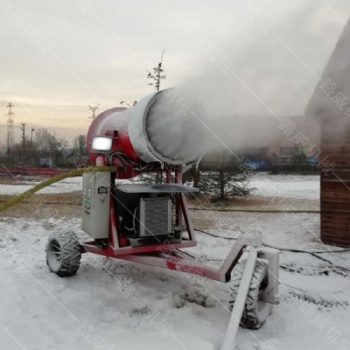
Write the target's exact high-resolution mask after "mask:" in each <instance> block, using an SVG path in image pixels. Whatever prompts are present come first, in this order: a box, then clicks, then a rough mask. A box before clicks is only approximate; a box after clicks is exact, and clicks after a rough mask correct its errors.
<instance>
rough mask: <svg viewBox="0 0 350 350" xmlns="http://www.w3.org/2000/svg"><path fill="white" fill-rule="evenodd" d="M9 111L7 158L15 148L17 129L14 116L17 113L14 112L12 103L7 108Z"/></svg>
mask: <svg viewBox="0 0 350 350" xmlns="http://www.w3.org/2000/svg"><path fill="white" fill-rule="evenodd" d="M6 107H7V108H8V109H9V111H8V112H7V114H6V116H7V123H6V124H7V157H9V156H10V153H11V149H12V147H13V144H14V138H15V132H14V130H15V127H14V123H15V122H14V120H13V116H14V115H15V113H13V112H12V108H13V107H14V105H13V104H12V103H11V102H10V103H9V104H8V105H7V106H6Z"/></svg>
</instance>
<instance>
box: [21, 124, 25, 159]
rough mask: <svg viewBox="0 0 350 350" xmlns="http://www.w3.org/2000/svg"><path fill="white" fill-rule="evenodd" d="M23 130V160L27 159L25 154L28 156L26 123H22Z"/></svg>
mask: <svg viewBox="0 0 350 350" xmlns="http://www.w3.org/2000/svg"><path fill="white" fill-rule="evenodd" d="M21 125H22V126H21V130H22V149H23V154H22V160H24V159H25V154H26V123H21Z"/></svg>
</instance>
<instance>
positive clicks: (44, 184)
mask: <svg viewBox="0 0 350 350" xmlns="http://www.w3.org/2000/svg"><path fill="white" fill-rule="evenodd" d="M93 171H109V172H113V171H116V168H115V167H111V166H98V167H90V168H82V169H74V170H71V171H68V172H66V173H63V174H59V175H56V176H54V177H51V178H50V179H47V180H45V181H43V182H41V183H40V184H38V185H36V186H34V187H32V188H30V189H29V190H27V191H25V192H23V193H21V194H19V195H18V196H15V197H12V198H11V199H10V200H9V201H8V202H6V203H4V204H3V205H1V206H0V213H1V212H3V211H5V210H7V209H8V208H10V207H12V206H13V205H15V204H16V203H18V202H20V201H22V200H23V199H25V198H27V197H29V196H31V195H32V194H33V193H35V192H37V191H39V190H41V189H42V188H45V187H47V186H50V185H52V184H53V183H55V182H58V181H61V180H63V179H66V178H67V177H73V176H78V175H82V174H84V173H91V172H93Z"/></svg>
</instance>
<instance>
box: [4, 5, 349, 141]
mask: <svg viewBox="0 0 350 350" xmlns="http://www.w3.org/2000/svg"><path fill="white" fill-rule="evenodd" d="M349 16H350V1H349V0H325V1H323V0H293V1H287V0H259V1H258V0H257V1H251V0H239V1H238V0H227V1H226V0H218V1H214V0H211V1H209V0H198V1H195V0H187V1H185V0H176V1H175V0H173V1H170V0H147V1H146V0H144V1H141V0H125V1H121V0H108V1H107V0H99V1H97V0H60V1H47V0H12V1H7V0H1V2H0V42H1V56H0V69H1V72H0V79H1V80H0V81H1V86H0V92H1V95H0V108H1V115H2V117H1V118H2V119H1V123H0V124H1V127H0V139H1V141H2V142H4V138H5V133H4V131H5V126H4V123H5V122H6V117H5V114H6V112H7V110H6V108H5V106H6V103H7V102H9V101H12V102H13V103H14V104H15V106H16V107H15V109H14V112H15V113H16V117H15V121H16V123H17V125H18V124H19V123H20V122H27V123H28V127H31V126H32V125H34V124H35V127H37V126H36V125H42V126H47V127H50V128H54V129H56V130H57V133H58V135H59V136H63V135H65V134H66V136H67V138H69V139H71V138H72V135H73V134H78V133H85V132H86V130H87V127H88V125H89V121H88V116H89V112H88V110H87V104H91V105H94V104H97V103H100V111H102V110H104V109H106V108H109V107H112V106H116V105H118V104H119V102H120V101H122V100H127V101H130V102H131V101H133V100H138V99H140V98H142V97H143V96H144V95H146V94H148V93H150V92H152V87H151V86H148V85H147V81H146V74H147V69H151V68H152V67H153V66H155V65H156V64H157V62H158V61H159V58H160V55H161V52H162V50H163V49H165V56H164V68H165V71H166V72H165V73H166V75H167V79H166V80H165V82H164V83H163V84H164V85H163V87H164V88H165V87H169V86H173V85H176V84H183V83H186V82H188V81H190V82H192V81H200V82H203V83H206V82H207V84H208V86H210V87H211V89H212V91H213V100H215V99H216V98H217V99H218V101H220V103H221V104H222V103H223V102H222V101H224V100H220V98H221V97H222V96H224V97H225V99H226V100H227V99H228V96H231V94H234V95H235V98H233V101H234V102H235V104H236V105H237V110H233V111H232V113H238V114H241V113H247V114H254V113H271V110H272V111H274V112H275V113H278V114H285V115H295V114H298V115H300V114H303V113H304V108H305V106H306V104H307V101H308V99H309V98H310V96H311V94H312V92H313V89H314V87H315V85H316V83H317V79H318V77H319V76H320V75H321V74H322V71H323V68H324V66H325V64H326V63H327V61H328V59H329V56H330V54H331V52H332V50H333V48H334V46H335V44H336V42H337V40H338V38H339V36H340V34H341V32H342V30H343V29H344V26H345V23H346V22H347V20H348V18H349ZM220 60H221V61H220ZM227 61H228V62H230V69H233V71H234V72H235V73H236V74H234V75H233V74H230V75H229V76H227V74H226V72H224V71H223V70H224V66H223V65H224V64H226V63H224V62H227ZM218 62H221V65H220V64H219V63H218ZM224 90H225V91H224ZM254 92H255V93H254ZM257 96H259V97H260V98H257ZM266 105H268V106H269V108H266ZM25 106H27V107H25ZM230 110H232V108H231V107H230ZM68 130H70V131H68ZM72 130H73V131H72ZM18 135H19V130H18V129H16V138H17V139H19V136H18Z"/></svg>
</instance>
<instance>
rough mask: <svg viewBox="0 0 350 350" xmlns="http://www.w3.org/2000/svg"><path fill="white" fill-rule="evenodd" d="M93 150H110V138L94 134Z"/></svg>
mask: <svg viewBox="0 0 350 350" xmlns="http://www.w3.org/2000/svg"><path fill="white" fill-rule="evenodd" d="M91 149H92V151H93V152H110V151H111V150H112V138H110V137H101V136H95V137H94V138H93V140H92V146H91Z"/></svg>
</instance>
